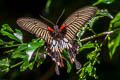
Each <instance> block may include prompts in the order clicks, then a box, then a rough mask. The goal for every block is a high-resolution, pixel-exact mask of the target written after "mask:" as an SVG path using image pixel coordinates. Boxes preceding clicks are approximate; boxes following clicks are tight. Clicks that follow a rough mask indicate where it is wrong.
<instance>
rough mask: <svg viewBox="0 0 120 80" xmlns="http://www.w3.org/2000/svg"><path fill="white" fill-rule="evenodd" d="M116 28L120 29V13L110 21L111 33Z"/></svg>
mask: <svg viewBox="0 0 120 80" xmlns="http://www.w3.org/2000/svg"><path fill="white" fill-rule="evenodd" d="M115 28H120V12H119V13H117V15H116V16H115V18H114V19H113V20H111V21H110V25H109V31H111V30H113V29H115Z"/></svg>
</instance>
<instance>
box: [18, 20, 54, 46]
mask: <svg viewBox="0 0 120 80" xmlns="http://www.w3.org/2000/svg"><path fill="white" fill-rule="evenodd" d="M17 24H18V25H19V26H20V27H21V28H22V29H24V30H26V31H28V32H30V33H32V34H35V35H36V37H40V38H42V39H43V40H45V41H46V42H47V43H49V44H50V43H51V42H52V40H53V38H52V36H51V35H50V31H49V30H48V25H46V24H44V23H42V22H40V21H39V20H37V19H33V18H19V19H18V20H17Z"/></svg>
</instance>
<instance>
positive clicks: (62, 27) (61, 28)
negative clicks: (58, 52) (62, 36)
mask: <svg viewBox="0 0 120 80" xmlns="http://www.w3.org/2000/svg"><path fill="white" fill-rule="evenodd" d="M64 27H65V24H62V26H61V27H60V32H61V31H62V30H63V29H64Z"/></svg>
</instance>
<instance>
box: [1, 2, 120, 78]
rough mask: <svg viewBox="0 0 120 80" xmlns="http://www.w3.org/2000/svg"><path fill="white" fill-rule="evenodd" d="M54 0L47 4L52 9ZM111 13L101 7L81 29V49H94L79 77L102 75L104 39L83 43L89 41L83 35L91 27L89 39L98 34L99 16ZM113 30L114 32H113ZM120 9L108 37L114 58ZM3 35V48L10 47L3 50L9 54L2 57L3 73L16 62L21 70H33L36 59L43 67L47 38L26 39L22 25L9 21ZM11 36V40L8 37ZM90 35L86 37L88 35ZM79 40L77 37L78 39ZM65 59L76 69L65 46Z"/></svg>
mask: <svg viewBox="0 0 120 80" xmlns="http://www.w3.org/2000/svg"><path fill="white" fill-rule="evenodd" d="M114 1H115V0H98V1H97V2H96V3H94V4H93V5H98V4H100V3H105V4H111V3H113V2H114ZM51 2H52V1H51V0H48V3H47V5H46V11H49V6H50V4H51ZM105 16H107V17H110V18H113V17H112V16H111V15H110V13H109V12H108V11H107V10H98V11H97V16H96V17H94V18H92V19H91V20H90V21H89V22H88V23H87V24H86V25H85V26H84V28H83V29H81V30H80V31H79V39H78V40H77V41H78V43H79V45H80V47H81V48H79V52H78V53H81V52H82V51H84V50H87V49H91V51H90V52H88V53H87V56H86V59H87V61H86V62H85V63H84V64H82V68H81V69H79V70H78V71H77V75H78V76H79V79H80V80H81V79H82V80H87V79H88V77H92V78H95V79H98V78H99V76H97V74H96V71H97V68H96V65H97V64H100V60H99V57H100V55H101V51H102V49H101V48H102V46H103V44H104V43H103V42H101V43H99V40H95V41H88V42H86V43H84V44H83V43H82V41H85V40H84V39H81V36H82V35H81V33H82V32H83V31H85V30H89V31H91V32H92V33H93V34H94V35H95V36H92V37H90V38H87V39H93V37H97V36H98V34H96V32H95V31H94V30H93V28H92V27H93V26H94V24H95V22H96V21H97V20H99V19H100V18H103V17H105ZM111 31H112V32H111ZM119 31H120V13H118V14H117V15H116V16H115V17H114V18H113V19H112V20H111V21H110V24H109V29H108V33H107V34H106V36H105V38H104V41H108V44H107V45H108V49H109V56H110V59H112V56H113V55H114V54H115V52H116V49H117V48H118V47H119V46H120V38H119V37H120V32H119ZM0 34H1V36H4V38H3V39H0V48H1V49H6V51H5V52H3V53H2V54H3V55H6V57H1V58H0V59H1V60H0V73H8V72H9V70H10V69H11V68H14V67H16V66H20V71H25V70H26V69H28V68H29V69H30V70H32V69H33V67H34V64H35V62H37V67H39V66H40V65H41V64H42V63H43V62H44V60H45V58H44V57H43V55H45V48H44V50H43V51H42V50H41V49H43V47H44V46H45V45H44V44H45V42H44V41H43V40H41V39H40V38H36V39H32V41H31V42H28V43H25V42H24V41H23V33H22V32H21V30H19V29H15V30H13V29H12V28H11V27H10V26H9V25H8V24H3V25H2V28H1V29H0ZM100 34H102V35H105V34H103V33H100ZM5 36H7V39H8V38H9V40H6V37H5ZM85 39H86V38H85ZM75 40H76V39H75ZM33 53H34V54H35V56H34V58H33V60H32V61H30V58H32V56H31V54H33ZM62 57H63V59H64V60H65V61H66V63H67V72H68V73H70V72H71V70H72V67H73V65H72V64H71V63H70V60H69V57H68V55H67V52H66V50H64V52H63V54H62ZM17 59H20V61H19V62H15V63H14V64H13V63H12V61H13V60H17Z"/></svg>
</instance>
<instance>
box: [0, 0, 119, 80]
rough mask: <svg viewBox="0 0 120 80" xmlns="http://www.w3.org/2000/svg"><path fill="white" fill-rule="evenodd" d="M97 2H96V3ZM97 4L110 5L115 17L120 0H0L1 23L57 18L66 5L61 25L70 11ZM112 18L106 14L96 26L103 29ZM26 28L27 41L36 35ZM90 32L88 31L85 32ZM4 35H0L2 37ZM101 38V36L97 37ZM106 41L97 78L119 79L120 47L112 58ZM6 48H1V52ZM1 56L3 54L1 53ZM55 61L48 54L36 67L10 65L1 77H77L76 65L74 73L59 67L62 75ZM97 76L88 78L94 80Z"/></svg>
mask: <svg viewBox="0 0 120 80" xmlns="http://www.w3.org/2000/svg"><path fill="white" fill-rule="evenodd" d="M96 2H97V3H96ZM93 4H95V5H96V6H97V7H98V8H99V9H107V10H108V11H109V13H110V14H111V15H113V17H114V16H115V15H116V14H117V13H118V12H120V0H98V1H97V0H39V1H38V0H0V27H1V25H2V24H9V25H10V26H11V27H12V28H13V29H15V28H19V27H18V25H17V24H16V20H17V19H18V18H19V17H27V16H29V17H34V18H38V19H40V16H39V15H43V16H44V17H46V18H47V19H49V20H51V21H53V22H54V23H55V22H56V20H57V18H58V17H59V15H60V14H61V12H62V10H63V9H64V8H65V13H64V15H63V17H62V19H61V20H60V22H59V23H58V25H60V24H61V23H62V22H63V21H64V20H65V19H66V18H67V17H68V15H69V14H71V13H72V12H73V11H75V10H76V9H78V8H81V7H84V6H88V5H93ZM110 21H111V19H110V18H108V17H104V18H101V19H99V20H98V21H96V22H95V24H94V26H93V29H94V30H95V32H96V33H100V32H104V31H106V30H107V29H108V27H109V23H110ZM23 32H24V41H25V42H28V41H30V40H31V39H32V38H35V37H34V36H33V35H32V36H31V34H30V33H28V32H26V31H23ZM86 35H89V33H86V34H85V36H86ZM2 37H3V36H0V38H2ZM98 39H100V40H102V37H100V38H98ZM106 45H107V42H105V43H104V46H103V47H102V52H101V55H100V62H101V63H100V64H98V65H95V66H96V68H97V70H96V71H97V75H98V77H99V78H98V79H100V80H119V79H120V62H119V61H120V54H119V53H120V47H118V48H117V49H116V52H115V54H114V56H113V57H112V59H110V57H109V53H108V48H107V46H106ZM3 51H4V50H3V49H2V50H1V49H0V53H2V52H3ZM0 56H2V54H1V55H0ZM80 56H82V58H81V59H80V62H81V63H84V62H85V60H84V58H85V54H84V53H82V54H81V55H80ZM54 67H55V65H54V62H52V61H51V59H50V58H49V57H47V59H46V60H45V61H44V63H43V64H42V65H41V66H40V67H38V68H37V67H36V66H34V69H33V70H26V71H24V72H20V70H19V66H18V67H15V68H13V69H11V70H10V71H9V72H8V73H4V74H2V73H1V74H0V80H62V79H63V80H77V79H78V76H77V75H76V69H75V67H73V69H72V71H71V73H67V72H66V70H67V69H66V68H62V69H60V71H61V75H59V76H58V75H56V74H55V72H54ZM93 79H94V78H88V80H93Z"/></svg>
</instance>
